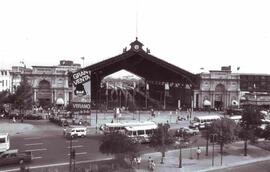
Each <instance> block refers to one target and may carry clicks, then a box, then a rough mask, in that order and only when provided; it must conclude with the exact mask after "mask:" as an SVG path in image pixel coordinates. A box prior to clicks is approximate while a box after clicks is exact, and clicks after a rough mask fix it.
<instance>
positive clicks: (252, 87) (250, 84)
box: [240, 74, 270, 108]
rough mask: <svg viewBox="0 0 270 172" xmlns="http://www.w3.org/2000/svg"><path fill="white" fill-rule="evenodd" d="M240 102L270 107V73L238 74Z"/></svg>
mask: <svg viewBox="0 0 270 172" xmlns="http://www.w3.org/2000/svg"><path fill="white" fill-rule="evenodd" d="M240 89H241V102H243V104H245V103H248V104H256V105H260V106H265V107H268V108H269V107H270V75H269V74H240Z"/></svg>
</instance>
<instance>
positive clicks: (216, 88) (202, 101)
mask: <svg viewBox="0 0 270 172" xmlns="http://www.w3.org/2000/svg"><path fill="white" fill-rule="evenodd" d="M199 78H200V81H199V85H200V86H199V89H195V90H194V107H195V108H198V109H203V108H211V109H217V110H223V109H226V108H229V107H231V106H234V105H238V104H239V98H240V76H239V74H236V73H232V71H231V67H230V66H227V67H222V68H221V70H211V71H209V73H200V74H199Z"/></svg>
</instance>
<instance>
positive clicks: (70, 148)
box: [69, 136, 72, 172]
mask: <svg viewBox="0 0 270 172" xmlns="http://www.w3.org/2000/svg"><path fill="white" fill-rule="evenodd" d="M71 170H72V136H70V142H69V172H71Z"/></svg>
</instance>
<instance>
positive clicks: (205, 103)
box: [203, 100, 211, 106]
mask: <svg viewBox="0 0 270 172" xmlns="http://www.w3.org/2000/svg"><path fill="white" fill-rule="evenodd" d="M203 105H204V106H211V102H210V101H209V100H204V101H203Z"/></svg>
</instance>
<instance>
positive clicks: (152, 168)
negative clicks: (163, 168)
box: [150, 160, 156, 171]
mask: <svg viewBox="0 0 270 172" xmlns="http://www.w3.org/2000/svg"><path fill="white" fill-rule="evenodd" d="M155 167H156V164H155V162H154V160H151V164H150V170H151V171H154V169H155Z"/></svg>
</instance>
